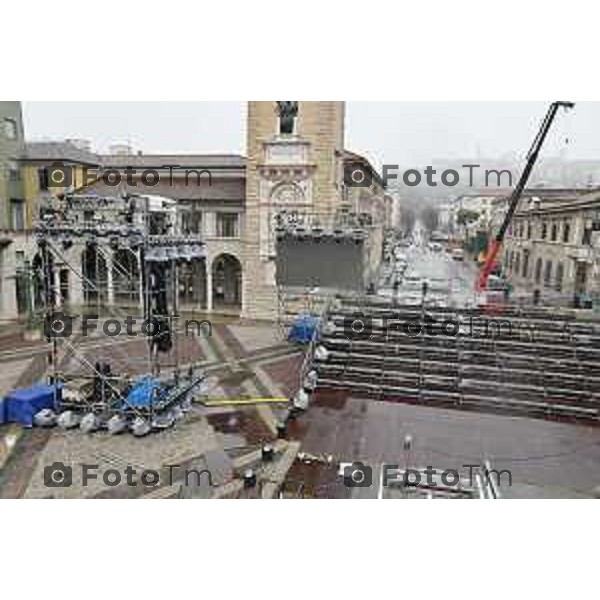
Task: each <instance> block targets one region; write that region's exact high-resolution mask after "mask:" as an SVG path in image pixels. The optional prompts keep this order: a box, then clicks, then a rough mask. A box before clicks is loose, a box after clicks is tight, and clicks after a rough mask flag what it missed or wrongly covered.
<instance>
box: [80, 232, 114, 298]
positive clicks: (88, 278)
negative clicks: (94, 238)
mask: <svg viewBox="0 0 600 600" xmlns="http://www.w3.org/2000/svg"><path fill="white" fill-rule="evenodd" d="M81 273H82V274H83V301H84V303H85V304H95V303H96V302H105V301H106V300H107V291H108V271H107V268H106V260H105V259H104V256H102V253H101V252H100V251H99V250H98V246H97V245H96V244H87V245H86V247H85V248H84V249H83V251H82V252H81Z"/></svg>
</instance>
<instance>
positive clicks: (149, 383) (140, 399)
mask: <svg viewBox="0 0 600 600" xmlns="http://www.w3.org/2000/svg"><path fill="white" fill-rule="evenodd" d="M156 389H160V383H159V382H158V380H157V379H155V378H154V377H142V378H140V379H138V380H137V381H136V382H135V383H134V384H133V387H132V388H131V390H129V394H127V401H126V405H128V406H133V407H135V408H148V407H150V406H151V405H152V399H153V398H154V390H156Z"/></svg>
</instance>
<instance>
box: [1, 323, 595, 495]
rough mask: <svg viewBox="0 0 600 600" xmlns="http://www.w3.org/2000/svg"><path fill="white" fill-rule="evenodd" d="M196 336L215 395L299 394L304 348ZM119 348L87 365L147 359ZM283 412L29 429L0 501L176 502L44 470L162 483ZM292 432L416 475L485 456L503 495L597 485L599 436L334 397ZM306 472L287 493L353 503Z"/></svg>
mask: <svg viewBox="0 0 600 600" xmlns="http://www.w3.org/2000/svg"><path fill="white" fill-rule="evenodd" d="M191 340H192V342H193V343H195V346H193V345H188V346H187V348H186V350H185V353H182V355H183V356H185V357H186V359H194V360H200V362H201V364H203V365H204V367H205V368H206V370H207V372H208V373H209V375H210V377H211V379H212V380H213V381H214V388H213V390H212V393H211V397H215V398H219V397H220V398H223V399H231V398H240V397H241V398H248V397H257V396H270V397H290V396H291V395H292V394H293V393H294V392H295V391H296V389H297V385H298V369H299V367H300V365H301V364H302V358H303V357H302V354H301V351H302V348H299V347H295V346H291V345H288V344H287V343H286V342H285V341H284V340H282V339H281V338H280V334H279V332H278V329H277V328H276V327H275V326H271V325H267V324H261V323H256V322H252V323H248V324H246V323H245V322H243V321H234V322H232V323H219V324H218V327H215V328H214V331H213V336H212V337H211V338H191ZM266 341H268V342H269V343H268V344H267V343H266ZM95 343H96V344H98V342H97V341H96V342H95ZM112 344H113V347H112V348H111V346H109V345H107V346H97V347H96V350H97V351H95V352H92V349H91V348H88V350H87V351H88V352H89V355H90V357H104V358H107V359H109V360H110V359H113V360H115V359H116V361H117V363H118V364H123V363H122V362H121V361H123V360H126V359H127V357H131V358H135V357H138V356H139V355H140V353H141V352H143V351H144V349H143V348H142V347H140V344H139V342H136V343H133V342H131V341H127V342H123V343H120V344H119V350H114V349H115V348H116V346H115V342H112ZM111 349H112V350H113V351H111ZM100 350H101V352H100ZM133 362H134V361H132V363H133ZM136 364H137V363H136ZM27 371H28V361H24V360H23V359H22V357H21V356H19V358H18V359H15V360H14V361H13V362H10V361H6V360H5V361H3V362H0V383H2V384H3V385H4V386H5V387H10V385H11V382H12V381H18V380H19V378H22V377H23V373H27ZM277 416H278V411H276V410H272V409H271V408H270V407H269V406H260V407H256V406H222V407H211V408H201V407H197V408H196V409H195V410H194V414H193V415H192V416H191V417H189V418H188V419H187V420H185V421H183V422H181V423H180V424H178V425H177V426H176V427H175V428H173V429H171V430H168V431H166V432H163V433H160V434H156V435H151V436H149V437H147V438H143V439H135V438H133V437H131V436H129V435H124V436H118V437H109V436H107V435H106V434H103V433H97V434H93V435H85V434H82V433H81V432H79V431H73V432H61V431H58V430H51V431H46V430H35V429H34V430H28V431H24V432H23V435H22V436H21V437H20V438H19V440H18V441H17V442H16V444H15V445H14V448H13V450H12V452H11V455H10V456H9V458H8V460H7V462H6V464H5V466H4V468H3V469H2V470H0V496H1V497H12V498H14V497H28V498H29V497H48V496H56V497H59V496H60V497H70V498H73V497H108V498H130V497H134V498H136V497H148V498H152V497H166V496H169V495H171V496H172V495H173V494H174V493H175V492H174V490H169V489H165V488H159V489H158V490H157V489H156V488H145V487H144V486H140V487H137V488H134V489H132V488H127V487H126V486H123V485H120V486H116V487H114V488H112V487H106V486H105V485H104V484H103V483H102V481H101V479H100V481H98V480H93V481H92V482H91V484H90V485H89V486H88V487H86V488H82V487H81V485H74V486H73V487H72V488H69V489H62V490H59V489H48V488H47V487H46V486H45V485H44V479H43V474H44V467H45V466H48V465H50V464H52V463H53V462H55V461H60V462H64V463H66V464H67V465H69V466H72V467H73V473H74V480H75V481H80V475H81V468H82V467H81V465H82V464H84V463H86V464H90V463H91V464H97V465H99V471H98V472H99V473H100V474H101V473H102V472H103V471H104V470H105V469H111V468H112V469H118V470H121V471H122V470H123V469H124V468H125V467H126V466H127V465H131V466H132V467H134V468H136V469H138V470H142V469H156V470H158V471H159V472H160V473H161V475H162V476H163V480H164V469H165V465H166V464H168V463H176V462H178V463H180V464H182V465H193V464H198V461H200V462H201V460H202V455H203V454H204V453H205V452H207V451H213V450H215V449H218V448H221V449H225V450H226V452H228V453H230V454H231V455H232V456H238V455H239V454H240V453H241V454H243V453H244V452H246V451H248V450H252V449H256V448H257V447H260V445H261V444H262V443H264V442H267V441H272V440H273V439H274V437H275V436H274V432H275V422H276V417H277ZM279 416H280V415H279ZM8 431H9V430H8V428H7V426H0V436H2V435H3V434H6V433H7V432H8ZM289 433H290V438H291V439H293V440H298V441H300V442H301V443H302V451H304V452H308V453H310V454H314V455H319V456H324V455H332V457H333V458H334V460H335V461H344V462H352V461H354V460H362V461H365V462H367V463H369V462H371V463H374V464H378V463H381V462H383V461H388V462H399V463H400V464H404V462H406V461H409V462H410V463H411V464H413V465H419V466H421V467H426V466H428V465H432V466H433V467H435V468H443V469H455V468H460V467H461V466H462V465H465V464H475V463H480V462H481V461H482V460H484V459H489V460H490V461H491V462H492V466H493V467H494V468H496V469H510V470H511V472H512V474H513V479H514V485H513V487H512V488H510V489H506V490H504V495H505V496H507V497H511V496H518V497H589V496H590V495H591V493H592V490H593V489H594V488H595V487H596V486H597V485H598V484H600V429H597V428H591V427H587V426H582V425H575V424H568V423H553V422H547V421H540V420H531V419H525V418H514V417H506V416H500V415H489V414H486V415H484V414H478V413H462V412H457V411H451V410H443V409H437V408H435V409H434V408H427V407H421V406H408V405H400V404H389V403H380V402H377V401H374V400H368V401H366V400H362V399H360V398H350V397H346V396H343V395H336V394H331V395H327V396H322V397H320V398H317V399H316V400H315V401H314V402H313V404H312V405H311V407H310V409H309V411H308V412H307V413H305V414H304V415H302V416H300V417H299V418H298V419H297V420H296V421H294V422H292V423H291V425H290V428H289ZM407 435H410V436H412V439H413V444H412V448H411V452H410V455H409V456H407V454H406V452H405V450H404V448H403V444H404V439H405V437H406V436H407ZM304 470H305V469H304V468H303V467H302V466H300V467H299V468H298V467H297V466H295V467H294V470H293V475H294V476H293V477H292V479H293V480H294V481H292V484H293V485H292V487H293V488H294V490H293V491H292V492H291V493H292V495H294V494H300V495H302V494H304V495H306V496H307V497H311V496H321V497H347V496H348V495H349V494H348V493H347V492H346V491H345V490H344V489H342V488H341V487H340V482H339V481H338V480H337V479H336V472H335V469H333V468H326V469H323V470H321V471H319V472H318V473H316V474H314V475H313V474H311V477H310V481H309V482H308V483H309V484H310V485H308V484H307V485H308V487H305V489H304V491H303V492H300V491H299V488H298V489H296V488H297V484H298V478H299V477H300V479H301V478H302V476H303V475H301V474H302V473H304ZM75 477H77V478H78V479H75ZM307 477H308V475H307ZM320 486H322V487H320Z"/></svg>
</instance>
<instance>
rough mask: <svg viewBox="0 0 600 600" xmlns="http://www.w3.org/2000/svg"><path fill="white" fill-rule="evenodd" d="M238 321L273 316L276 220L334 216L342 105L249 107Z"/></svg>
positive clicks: (296, 103)
mask: <svg viewBox="0 0 600 600" xmlns="http://www.w3.org/2000/svg"><path fill="white" fill-rule="evenodd" d="M246 144H247V163H246V224H245V240H244V242H245V244H244V245H245V256H246V260H245V267H244V293H243V298H244V306H243V314H244V316H246V317H251V318H267V319H273V318H274V317H275V316H276V314H277V293H276V285H275V244H274V227H275V223H276V221H277V219H278V218H281V215H284V216H285V218H308V217H309V216H314V215H327V214H331V213H333V212H335V210H336V209H337V208H338V207H339V206H340V205H341V202H342V181H343V152H344V103H343V102H302V101H273V102H249V103H248V115H247V140H246Z"/></svg>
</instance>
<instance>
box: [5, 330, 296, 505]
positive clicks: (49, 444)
mask: <svg viewBox="0 0 600 600" xmlns="http://www.w3.org/2000/svg"><path fill="white" fill-rule="evenodd" d="M35 347H36V348H38V350H39V348H40V345H39V344H37V345H35ZM47 348H48V346H46V347H45V348H42V350H39V355H40V356H41V357H43V360H44V361H45V360H46V356H45V353H46V350H47ZM79 348H80V351H81V354H82V355H83V356H84V357H85V359H86V360H87V361H89V362H90V363H93V362H95V361H96V360H107V361H109V362H110V363H111V365H112V366H113V371H117V372H121V373H124V374H129V375H133V376H135V375H139V374H142V373H145V372H147V368H148V361H147V346H146V340H145V339H131V338H126V337H123V338H111V339H109V340H104V339H93V340H85V341H84V343H81V344H80V346H79ZM294 352H295V353H297V352H298V348H295V347H293V346H290V345H288V344H287V342H285V341H284V340H282V339H281V337H280V333H279V332H278V331H277V328H275V327H274V326H271V325H269V324H265V323H256V322H249V323H248V324H246V323H244V322H241V321H237V320H236V321H234V324H233V325H231V326H229V325H228V323H226V322H225V323H218V324H217V326H215V327H214V331H213V336H212V337H204V336H203V337H195V336H189V337H184V338H180V339H179V346H178V348H177V350H176V351H173V352H171V353H170V354H169V355H168V356H166V357H165V360H164V361H161V365H162V366H163V367H164V368H165V369H168V368H169V367H173V366H175V364H177V363H176V360H178V361H179V364H180V365H185V364H187V363H190V362H194V363H196V364H200V365H203V366H204V368H206V370H207V372H208V373H209V374H210V379H211V380H213V381H214V387H213V391H212V393H211V397H216V398H219V397H221V398H223V399H231V398H236V399H238V398H246V397H256V396H266V397H269V396H280V395H281V393H282V387H283V388H285V386H280V384H279V383H278V382H276V381H274V380H273V379H271V378H270V377H269V376H268V375H266V373H265V372H264V371H262V369H261V368H260V367H259V365H260V364H261V363H263V362H265V363H269V362H271V363H272V362H273V361H275V362H277V361H278V360H285V356H284V357H283V359H280V358H278V357H281V356H282V354H283V355H286V354H290V353H294ZM7 355H8V351H7V352H6V353H5V355H4V360H3V361H0V385H2V386H4V390H5V392H6V391H9V390H10V389H12V388H13V386H14V385H15V383H17V382H18V381H19V380H23V379H24V378H25V375H26V374H27V373H28V372H30V365H31V361H32V359H31V358H29V359H28V360H22V358H21V354H19V353H18V354H16V355H15V360H10V359H9V358H7ZM17 357H18V358H17ZM295 360H297V358H296V359H295ZM63 366H65V367H66V368H67V370H68V371H69V372H71V373H85V372H86V368H85V367H83V366H81V363H80V362H79V361H78V360H76V359H75V358H70V359H67V360H66V361H65V362H64V365H63ZM257 371H259V373H258V374H257ZM227 424H230V427H229V429H228V426H227ZM12 431H13V430H12V429H10V430H9V427H8V426H0V436H2V435H6V436H7V437H8V435H9V432H12ZM274 432H275V417H274V415H273V413H272V411H271V409H270V408H269V407H268V406H264V407H255V406H243V407H239V408H232V407H228V406H224V407H220V408H219V407H213V408H203V407H201V406H197V407H196V408H195V409H194V412H193V414H192V415H191V416H189V417H188V418H187V419H186V420H184V421H182V422H181V423H178V424H177V425H176V426H175V427H174V428H172V429H170V430H167V431H165V432H161V433H158V434H153V435H150V436H148V437H146V438H142V439H137V438H134V437H132V436H130V435H121V436H115V437H113V436H109V435H108V434H106V433H102V432H99V433H95V434H92V435H86V434H83V433H81V432H80V431H79V430H76V431H68V432H64V431H60V430H57V429H53V430H40V429H32V430H24V431H23V435H21V436H20V438H19V439H18V440H17V441H16V444H15V445H14V447H13V448H12V449H11V452H10V455H9V457H8V459H7V461H6V464H5V465H4V468H2V470H1V471H0V496H1V497H5V498H15V497H26V498H40V497H41V498H45V497H64V498H90V497H113V498H129V497H156V496H157V494H156V488H152V487H150V488H148V487H145V486H143V485H139V486H137V487H136V488H134V489H130V488H129V487H128V486H126V485H124V483H123V482H122V483H121V485H117V486H114V487H107V486H106V485H105V484H104V482H103V481H102V473H104V472H105V471H106V470H108V469H116V470H118V471H119V472H121V473H122V472H123V470H124V469H125V468H126V467H127V466H131V467H133V468H134V469H136V470H137V471H138V477H139V475H140V473H141V472H142V471H143V470H145V469H153V470H157V471H159V473H160V474H161V481H164V480H165V479H168V477H166V472H165V465H167V464H175V463H177V464H182V465H189V464H192V463H194V461H196V462H197V461H198V460H199V459H200V457H202V455H203V454H204V453H206V452H208V451H212V450H215V449H217V448H220V447H227V448H230V449H231V451H234V452H242V451H243V450H244V449H245V448H255V447H256V446H259V447H260V445H261V444H262V443H264V442H266V441H272V440H274ZM12 437H13V438H14V436H12ZM12 443H14V441H13V442H11V444H12ZM55 462H62V463H64V464H65V465H66V466H67V467H70V468H71V469H72V473H73V485H72V486H71V487H68V488H52V489H50V488H48V487H47V486H46V485H45V483H44V468H45V467H47V466H50V465H52V464H53V463H55ZM84 464H91V465H98V474H99V478H98V479H95V480H90V482H89V485H87V486H86V487H83V486H82V485H81V474H82V468H83V467H82V465H84ZM123 481H125V476H124V475H123ZM176 483H177V482H176ZM167 492H168V493H167V495H172V494H171V492H170V491H169V490H167ZM159 495H160V494H159Z"/></svg>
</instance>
